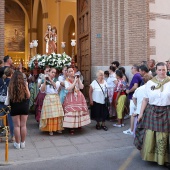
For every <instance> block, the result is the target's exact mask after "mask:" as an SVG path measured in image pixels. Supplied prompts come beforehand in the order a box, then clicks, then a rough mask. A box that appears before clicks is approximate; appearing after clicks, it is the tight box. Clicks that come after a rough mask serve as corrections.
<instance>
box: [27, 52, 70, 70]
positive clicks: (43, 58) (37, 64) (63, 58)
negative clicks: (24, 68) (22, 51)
mask: <svg viewBox="0 0 170 170" xmlns="http://www.w3.org/2000/svg"><path fill="white" fill-rule="evenodd" d="M46 65H48V66H50V67H54V68H56V69H57V70H59V71H61V70H62V68H63V67H64V66H70V65H71V57H70V56H68V55H67V54H66V53H65V52H64V53H62V54H56V53H52V54H50V55H46V54H43V55H40V54H37V55H35V56H34V57H32V58H31V60H30V61H29V63H28V67H29V68H30V69H31V70H34V69H44V67H45V66H46Z"/></svg>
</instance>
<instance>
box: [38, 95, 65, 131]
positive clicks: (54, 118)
mask: <svg viewBox="0 0 170 170" xmlns="http://www.w3.org/2000/svg"><path fill="white" fill-rule="evenodd" d="M63 116H64V112H63V108H62V105H61V102H60V99H59V96H58V94H47V95H46V96H45V99H44V102H43V107H42V112H41V117H40V129H41V130H42V131H58V130H63V126H62V124H63Z"/></svg>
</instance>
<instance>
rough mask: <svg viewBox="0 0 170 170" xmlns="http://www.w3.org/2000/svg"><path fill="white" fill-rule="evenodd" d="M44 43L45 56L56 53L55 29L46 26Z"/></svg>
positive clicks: (49, 25)
mask: <svg viewBox="0 0 170 170" xmlns="http://www.w3.org/2000/svg"><path fill="white" fill-rule="evenodd" d="M44 40H45V41H46V50H45V51H46V54H48V55H49V54H51V53H57V45H56V43H57V29H56V27H52V26H51V24H48V26H47V31H46V33H45V36H44Z"/></svg>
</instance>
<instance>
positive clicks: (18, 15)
mask: <svg viewBox="0 0 170 170" xmlns="http://www.w3.org/2000/svg"><path fill="white" fill-rule="evenodd" d="M29 28H30V22H29V17H28V13H27V11H26V9H25V8H24V6H23V5H22V4H21V3H20V2H19V1H18V0H12V1H11V0H6V1H5V47H6V50H7V51H8V52H7V54H8V55H10V56H11V57H12V58H13V60H14V64H15V65H18V64H19V62H20V61H21V59H22V60H23V64H24V66H26V65H27V61H28V58H29V57H28V56H29V54H28V42H29V33H28V30H29Z"/></svg>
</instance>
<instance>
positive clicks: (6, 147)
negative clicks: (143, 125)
mask: <svg viewBox="0 0 170 170" xmlns="http://www.w3.org/2000/svg"><path fill="white" fill-rule="evenodd" d="M8 129H9V128H8V126H5V131H6V143H5V162H6V163H8Z"/></svg>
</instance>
